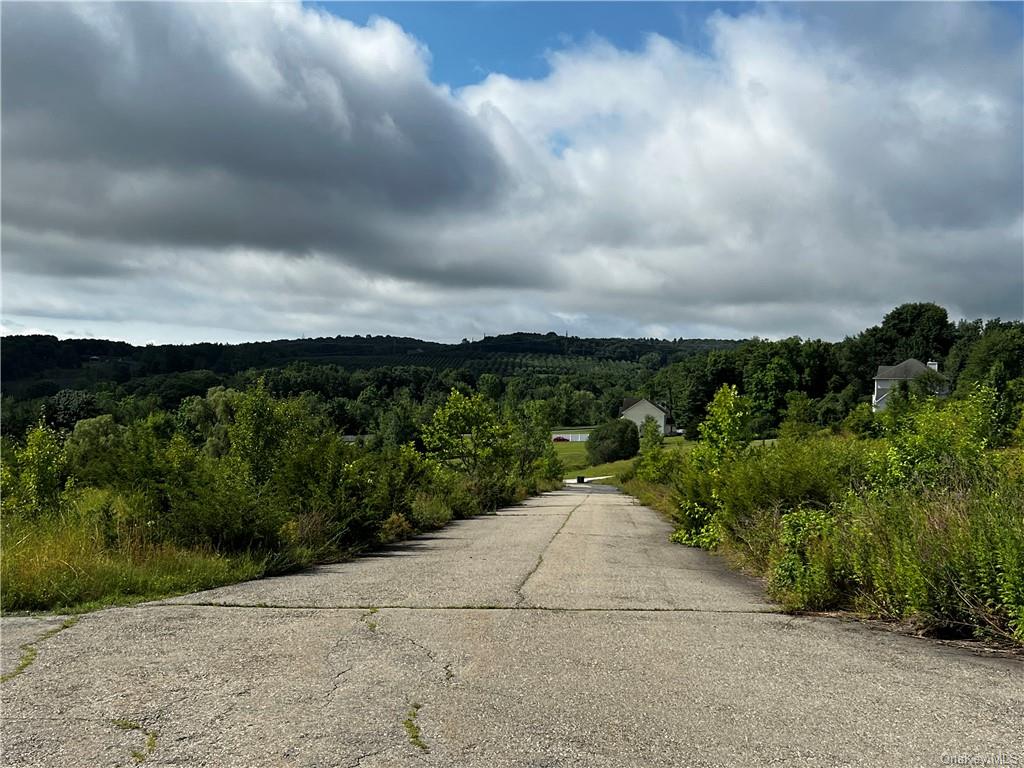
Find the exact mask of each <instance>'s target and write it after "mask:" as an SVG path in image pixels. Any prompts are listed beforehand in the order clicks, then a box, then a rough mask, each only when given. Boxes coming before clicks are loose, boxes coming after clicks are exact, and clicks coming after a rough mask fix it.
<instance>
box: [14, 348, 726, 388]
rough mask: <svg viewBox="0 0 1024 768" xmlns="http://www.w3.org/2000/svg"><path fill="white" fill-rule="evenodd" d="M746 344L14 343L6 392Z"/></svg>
mask: <svg viewBox="0 0 1024 768" xmlns="http://www.w3.org/2000/svg"><path fill="white" fill-rule="evenodd" d="M741 343H742V341H737V340H721V339H676V340H666V339H620V338H610V339H584V338H580V337H577V336H559V335H558V334H556V333H548V334H538V333H511V334H505V335H501V336H488V337H485V338H483V339H480V340H478V341H464V342H462V343H460V344H440V343H437V342H431V341H421V340H419V339H411V338H405V337H399V336H336V337H333V338H332V337H324V338H316V339H291V340H280V341H265V342H253V343H245V344H211V343H201V344H164V345H147V346H134V345H132V344H128V343H125V342H119V341H105V340H98V339H64V340H61V339H58V338H56V337H54V336H40V335H34V336H8V337H5V338H4V339H3V343H2V344H0V366H2V367H0V375H2V380H3V385H4V389H5V394H17V395H19V396H21V397H32V396H45V395H47V394H52V391H56V389H58V388H85V387H88V386H90V385H93V384H95V383H97V382H101V381H112V382H117V383H124V382H126V381H129V380H131V379H135V378H138V377H149V376H159V375H161V374H169V373H184V372H188V371H212V372H213V373H216V374H220V375H230V374H234V373H238V372H241V371H246V370H250V369H262V368H275V367H279V366H284V365H287V364H289V363H294V362H306V363H312V364H318V363H322V364H334V365H337V366H340V367H342V368H346V369H350V370H357V369H365V368H378V367H389V366H409V365H414V366H423V367H428V368H433V369H435V370H445V369H449V368H455V369H465V370H467V371H470V372H471V373H473V374H475V375H479V374H481V373H496V374H499V375H505V376H509V375H514V374H516V373H520V372H527V371H529V372H534V373H545V374H548V373H549V374H559V373H569V372H573V371H582V370H586V369H588V368H592V367H595V366H598V367H599V366H601V365H602V364H606V363H616V362H617V363H632V364H636V363H641V362H643V363H644V364H645V365H649V366H650V367H652V368H656V367H661V366H663V365H667V364H669V363H673V362H678V361H679V360H682V359H684V358H686V357H688V356H690V355H694V354H698V353H701V352H707V351H709V350H714V349H730V348H733V347H735V346H737V345H739V344H741Z"/></svg>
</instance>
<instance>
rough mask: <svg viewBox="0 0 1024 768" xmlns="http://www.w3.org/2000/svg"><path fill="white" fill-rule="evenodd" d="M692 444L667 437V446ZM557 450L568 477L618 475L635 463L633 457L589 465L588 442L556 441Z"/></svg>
mask: <svg viewBox="0 0 1024 768" xmlns="http://www.w3.org/2000/svg"><path fill="white" fill-rule="evenodd" d="M688 444H692V441H689V442H688V441H687V440H685V439H684V438H682V437H666V438H665V447H666V448H669V447H674V446H682V445H688ZM555 452H556V453H557V454H558V458H559V459H561V460H562V464H563V465H564V466H565V475H566V477H569V476H573V477H575V476H576V475H585V476H586V477H600V476H601V475H617V474H620V473H622V472H625V471H626V469H628V468H629V467H630V466H631V465H632V464H633V461H634V460H633V459H624V460H622V461H613V462H610V463H608V464H598V465H597V466H588V462H587V444H586V443H555Z"/></svg>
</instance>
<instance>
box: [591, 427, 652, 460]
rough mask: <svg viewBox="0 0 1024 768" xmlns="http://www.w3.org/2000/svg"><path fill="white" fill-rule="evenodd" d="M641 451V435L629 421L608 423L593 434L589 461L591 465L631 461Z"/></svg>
mask: <svg viewBox="0 0 1024 768" xmlns="http://www.w3.org/2000/svg"><path fill="white" fill-rule="evenodd" d="M639 450H640V434H639V432H638V431H637V428H636V424H634V423H633V422H632V421H630V420H629V419H614V420H612V421H608V422H606V423H604V424H602V425H601V426H599V427H598V428H597V429H595V430H594V431H593V432H591V433H590V437H589V439H588V440H587V461H589V462H590V463H591V465H596V464H607V463H608V462H611V461H619V460H621V459H631V458H633V457H634V456H636V454H637V452H638V451H639Z"/></svg>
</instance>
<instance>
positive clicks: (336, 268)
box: [0, 2, 1024, 343]
mask: <svg viewBox="0 0 1024 768" xmlns="http://www.w3.org/2000/svg"><path fill="white" fill-rule="evenodd" d="M1021 8H1022V6H1021V4H1019V3H1016V4H1011V3H1002V4H982V3H935V4H933V3H907V4H901V3H884V4H881V3H880V4H875V3H849V4H845V3H811V4H806V5H804V4H775V3H773V4H765V5H758V4H753V3H708V4H704V3H679V4H677V3H582V2H581V3H426V2H424V3H395V4H390V3H351V4H330V3H315V4H304V5H303V4H297V3H288V2H279V3H273V4H269V3H268V4H258V3H257V4H227V3H220V4H201V3H153V4H148V3H109V4H96V5H92V4H87V3H67V4H64V3H3V4H2V5H0V22H2V41H0V42H2V49H0V55H2V62H0V64H2V70H0V79H2V83H0V85H2V98H0V101H2V103H0V129H2V138H3V141H2V146H0V150H2V158H0V160H2V168H0V174H2V180H0V208H2V211H0V213H2V229H0V255H2V262H0V276H2V306H0V326H2V330H3V332H4V333H5V334H12V333H40V332H42V333H52V334H55V335H57V336H61V337H69V336H83V337H97V338H113V339H123V340H127V341H131V342H134V343H149V342H155V343H183V342H195V341H222V342H238V341H248V340H261V339H277V338H297V337H313V336H334V335H351V334H391V335H400V336H413V337H417V338H423V339H431V340H438V341H458V340H460V339H462V338H479V337H481V336H483V335H485V334H486V335H494V334H497V333H504V332H511V331H518V330H521V331H538V332H548V331H556V332H558V333H569V334H574V335H579V336H644V337H647V336H656V337H667V338H676V337H719V338H745V337H750V336H755V335H756V336H761V337H768V338H778V337H785V336H790V335H800V336H803V337H809V338H826V339H839V338H842V337H843V336H845V335H847V334H853V333H856V332H858V331H860V330H862V329H863V328H866V327H868V326H871V325H875V324H877V323H878V322H879V321H880V320H881V318H882V316H883V315H884V314H885V313H886V312H887V311H888V310H890V309H892V308H893V307H894V306H896V305H898V304H901V303H903V302H907V301H935V302H937V303H939V304H941V305H943V306H945V307H946V308H947V309H948V310H949V312H950V315H951V316H952V317H954V318H960V317H966V318H976V317H1002V318H1003V319H1016V318H1021V317H1022V315H1024V161H1022V144H1024V78H1022V72H1024V53H1022V51H1024V49H1022V42H1024V27H1022V13H1021Z"/></svg>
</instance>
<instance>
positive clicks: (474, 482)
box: [0, 382, 562, 611]
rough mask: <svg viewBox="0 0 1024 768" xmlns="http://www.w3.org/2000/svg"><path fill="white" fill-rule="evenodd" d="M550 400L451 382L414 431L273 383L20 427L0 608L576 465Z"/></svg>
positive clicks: (362, 540) (8, 453) (311, 537)
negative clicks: (133, 414)
mask: <svg viewBox="0 0 1024 768" xmlns="http://www.w3.org/2000/svg"><path fill="white" fill-rule="evenodd" d="M542 419H543V414H542V412H541V410H540V409H538V408H537V407H535V406H533V405H531V404H530V403H526V404H522V405H515V404H506V406H505V407H504V408H499V407H498V405H497V404H496V403H494V402H493V401H491V400H489V399H488V398H487V397H485V396H484V395H483V394H479V393H477V394H474V395H472V396H465V395H463V394H461V393H459V392H457V391H455V392H452V393H451V395H450V396H449V398H448V400H447V401H446V402H445V403H444V404H442V405H441V406H440V407H439V408H438V409H437V410H436V412H435V413H434V414H433V416H432V418H431V419H430V420H429V421H428V422H427V423H426V425H425V426H424V427H423V429H422V435H421V436H420V437H421V440H420V445H421V448H420V449H417V447H416V443H414V442H409V443H395V442H387V441H379V442H378V443H377V444H376V445H375V446H374V447H367V446H365V445H358V444H353V443H351V442H349V441H347V440H345V439H344V437H343V435H341V434H340V433H339V431H338V430H337V429H336V427H335V426H334V425H333V424H332V423H331V420H330V417H329V414H328V413H327V408H326V406H325V404H324V402H323V401H322V400H321V399H319V398H317V397H315V396H312V395H309V394H306V395H299V396H292V397H281V398H275V397H273V396H272V395H271V393H270V391H269V390H268V388H267V387H266V386H265V385H264V384H263V383H262V382H260V383H258V384H256V385H254V386H253V387H251V388H249V389H247V390H245V391H237V390H229V389H223V388H214V389H212V390H211V391H210V392H209V393H208V394H207V395H206V396H205V397H190V398H186V400H185V401H183V402H182V404H181V405H180V406H179V408H178V409H177V410H176V411H175V412H173V413H172V412H165V411H158V412H155V413H151V414H149V415H146V416H144V417H141V418H137V419H131V420H127V421H121V420H118V419H115V418H113V417H112V416H111V415H101V416H96V417H93V418H88V419H82V420H79V421H78V422H77V423H75V424H74V426H73V428H72V429H70V430H68V429H65V430H58V429H55V428H53V427H51V426H48V425H46V424H45V423H40V424H38V425H37V426H35V427H33V428H32V429H30V430H29V431H28V433H27V435H26V437H25V439H24V441H23V442H22V443H13V442H9V441H8V442H5V445H4V450H3V455H2V468H0V472H2V485H3V501H2V503H3V510H2V511H3V521H2V526H3V561H2V566H0V568H2V573H0V577H2V580H3V585H4V589H3V609H4V610H5V611H11V610H73V609H81V608H82V607H87V606H90V605H93V604H100V603H107V602H120V601H130V600H133V599H141V598H145V597H152V596H158V595H163V594H169V593H175V592H183V591H191V590H197V589H204V588H208V587H213V586H217V585H219V584H224V583H229V582H233V581H237V580H240V579H246V578H252V577H256V576H260V575H263V574H267V573H277V572H282V571H287V570H290V569H294V568H298V567H303V566H306V565H309V564H312V563H316V562H322V561H327V560H334V559H337V558H341V557H345V556H347V555H349V554H351V553H353V552H355V551H358V550H360V549H363V548H366V547H373V546H376V545H380V544H387V543H390V542H393V541H397V540H399V539H402V538H405V537H407V536H409V535H412V534H414V533H416V532H419V531H425V530H430V529H433V528H438V527H440V526H443V525H444V524H446V523H447V522H448V521H449V520H451V519H452V518H464V517H468V516H471V515H475V514H479V513H481V512H487V511H489V510H493V509H495V508H496V507H498V506H500V505H502V504H505V503H508V502H510V501H512V500H514V499H518V498H522V497H524V496H526V495H528V494H530V493H534V492H536V491H537V490H539V489H541V488H544V487H547V484H550V483H551V482H553V481H556V480H559V479H560V478H561V473H562V470H561V466H560V465H559V463H558V461H557V458H556V457H555V455H554V450H553V447H552V445H551V443H550V433H549V431H548V428H547V425H546V424H545V423H544V422H543V420H542Z"/></svg>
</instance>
